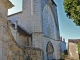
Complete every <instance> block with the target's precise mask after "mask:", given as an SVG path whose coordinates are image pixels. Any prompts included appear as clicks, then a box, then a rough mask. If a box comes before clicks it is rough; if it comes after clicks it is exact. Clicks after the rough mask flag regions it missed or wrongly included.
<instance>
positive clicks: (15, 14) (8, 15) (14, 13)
mask: <svg viewBox="0 0 80 60" xmlns="http://www.w3.org/2000/svg"><path fill="white" fill-rule="evenodd" d="M20 13H22V11H19V12H17V13H14V14H11V15H8V17H10V16H14V15H16V14H20Z"/></svg>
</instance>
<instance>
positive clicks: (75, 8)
mask: <svg viewBox="0 0 80 60" xmlns="http://www.w3.org/2000/svg"><path fill="white" fill-rule="evenodd" d="M64 9H65V12H66V15H67V16H68V17H69V18H70V19H72V20H73V22H74V23H75V24H76V25H78V26H80V0H64Z"/></svg>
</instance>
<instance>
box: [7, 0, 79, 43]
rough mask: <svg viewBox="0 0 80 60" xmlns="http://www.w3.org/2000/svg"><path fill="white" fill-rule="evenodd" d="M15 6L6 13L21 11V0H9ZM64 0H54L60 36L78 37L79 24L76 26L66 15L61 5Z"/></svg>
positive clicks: (66, 38)
mask: <svg viewBox="0 0 80 60" xmlns="http://www.w3.org/2000/svg"><path fill="white" fill-rule="evenodd" d="M10 1H11V2H12V3H13V4H14V5H15V6H14V7H13V8H11V9H9V10H8V15H10V14H13V13H16V12H19V11H22V0H10ZM63 1H64V0H54V2H55V3H56V4H57V14H58V22H59V30H60V36H62V37H63V38H65V40H66V42H67V41H68V39H80V26H76V25H75V23H73V20H71V19H69V18H68V17H67V16H66V13H65V11H64V6H63Z"/></svg>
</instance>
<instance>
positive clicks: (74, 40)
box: [68, 39, 80, 44]
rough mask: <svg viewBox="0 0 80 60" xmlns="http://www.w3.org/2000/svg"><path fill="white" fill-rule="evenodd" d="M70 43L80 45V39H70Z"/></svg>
mask: <svg viewBox="0 0 80 60" xmlns="http://www.w3.org/2000/svg"><path fill="white" fill-rule="evenodd" d="M68 42H72V43H76V44H77V43H80V39H68Z"/></svg>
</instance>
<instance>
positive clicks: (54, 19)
mask: <svg viewBox="0 0 80 60" xmlns="http://www.w3.org/2000/svg"><path fill="white" fill-rule="evenodd" d="M22 5H23V6H22V11H21V12H18V13H14V14H12V15H9V16H8V18H7V19H8V20H9V22H8V23H9V30H11V31H10V36H12V38H13V39H12V38H11V39H12V40H10V45H11V46H12V47H11V49H10V47H9V49H10V51H9V56H8V58H9V59H8V60H10V59H17V58H18V59H17V60H22V59H28V60H29V59H30V60H52V59H60V58H61V50H60V34H59V25H58V16H57V8H56V7H57V5H56V4H55V2H54V1H53V0H23V3H22ZM11 42H13V43H11ZM14 49H15V50H14ZM16 49H17V50H16ZM13 50H14V51H13ZM17 52H20V53H18V54H19V55H18V57H17V56H15V55H16V53H17ZM21 56H24V57H23V58H21ZM19 57H20V58H19Z"/></svg>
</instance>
